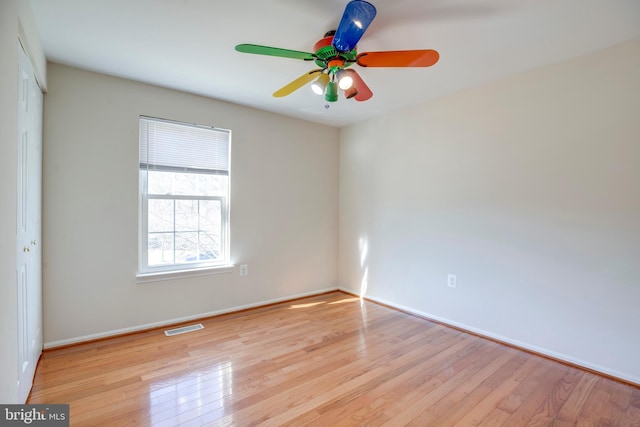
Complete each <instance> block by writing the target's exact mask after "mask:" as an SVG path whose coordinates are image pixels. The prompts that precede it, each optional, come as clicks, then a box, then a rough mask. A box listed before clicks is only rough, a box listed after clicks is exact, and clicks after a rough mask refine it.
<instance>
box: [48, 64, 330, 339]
mask: <svg viewBox="0 0 640 427" xmlns="http://www.w3.org/2000/svg"><path fill="white" fill-rule="evenodd" d="M139 115H148V116H154V117H162V118H168V119H173V120H179V121H185V122H191V123H200V124H207V125H213V126H217V127H221V128H227V129H231V130H232V155H231V159H232V165H231V167H232V176H231V261H232V262H233V263H235V264H244V263H246V264H248V265H249V275H248V276H243V277H240V276H239V274H238V270H237V269H236V270H235V271H233V272H232V273H226V274H218V275H210V276H203V277H192V278H183V279H180V280H169V281H162V282H155V283H144V284H136V283H135V274H136V269H137V253H138V252H137V245H138V118H139ZM44 129H45V130H44V133H45V137H44V141H45V142H44V194H45V197H44V227H43V228H44V229H43V232H44V250H43V262H44V271H43V282H44V300H45V310H44V323H45V326H44V336H45V346H51V345H57V344H61V343H67V342H73V341H77V340H81V339H86V338H88V337H94V336H102V335H107V334H111V333H113V332H118V331H125V330H132V329H136V328H139V327H142V326H145V325H151V324H156V323H163V322H167V321H171V320H174V319H181V318H185V317H187V318H188V317H194V316H198V315H202V314H206V313H217V312H221V311H227V310H231V309H233V308H239V307H245V306H248V305H252V304H259V303H263V302H268V301H272V300H276V299H280V298H288V297H291V296H295V295H303V294H308V293H314V292H319V291H322V290H326V289H331V288H335V287H336V286H337V254H336V248H337V239H338V224H337V218H338V198H337V195H338V153H339V148H338V140H339V136H338V132H339V131H338V129H335V128H331V127H326V126H321V125H317V124H313V123H308V122H303V121H299V120H296V119H292V118H287V117H284V116H281V115H276V114H272V113H266V112H262V111H259V110H255V109H250V108H246V107H242V106H238V105H234V104H229V103H225V102H222V101H215V100H212V99H207V98H203V97H198V96H193V95H188V94H185V93H181V92H176V91H172V90H167V89H162V88H158V87H154V86H149V85H145V84H140V83H136V82H132V81H128V80H123V79H118V78H114V77H108V76H105V75H101V74H96V73H91V72H87V71H81V70H78V69H74V68H69V67H66V66H62V65H58V64H49V92H48V93H47V95H46V97H45V125H44Z"/></svg>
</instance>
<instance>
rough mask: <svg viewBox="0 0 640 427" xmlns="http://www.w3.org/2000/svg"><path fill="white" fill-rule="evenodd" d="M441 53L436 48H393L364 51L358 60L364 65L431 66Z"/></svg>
mask: <svg viewBox="0 0 640 427" xmlns="http://www.w3.org/2000/svg"><path fill="white" fill-rule="evenodd" d="M439 58H440V55H439V54H438V52H436V51H435V50H431V49H425V50H392V51H387V52H363V53H361V54H359V55H358V57H357V58H356V62H357V63H358V65H361V66H363V67H430V66H432V65H433V64H435V63H436V62H438V59H439Z"/></svg>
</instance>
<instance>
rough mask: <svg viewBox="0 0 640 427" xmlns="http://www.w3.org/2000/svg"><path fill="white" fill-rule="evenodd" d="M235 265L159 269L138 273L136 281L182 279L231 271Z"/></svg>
mask: <svg viewBox="0 0 640 427" xmlns="http://www.w3.org/2000/svg"><path fill="white" fill-rule="evenodd" d="M233 267H234V266H233V265H231V264H230V265H221V266H219V267H206V268H194V269H190V270H173V271H158V272H153V273H138V274H137V275H136V283H149V282H159V281H163V280H173V279H182V278H185V277H198V276H210V275H213V274H224V273H231V272H232V271H233Z"/></svg>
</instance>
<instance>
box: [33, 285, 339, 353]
mask: <svg viewBox="0 0 640 427" xmlns="http://www.w3.org/2000/svg"><path fill="white" fill-rule="evenodd" d="M337 290H338V287H334V288H326V289H318V290H315V291H312V292H306V293H302V294H296V295H288V296H286V297H282V298H275V299H270V300H266V301H260V302H256V303H252V304H246V305H240V306H236V307H230V308H225V309H222V310H216V311H210V312H208V313H199V314H194V315H193V316H185V317H179V318H175V319H168V320H163V321H160V322H154V323H146V324H144V325H137V326H132V327H129V328H122V329H114V330H111V331H105V332H100V333H97V334H90V335H83V336H80V337H75V338H69V339H65V340H59V341H51V342H46V343H44V348H45V349H51V348H55V347H62V346H65V345H71V344H79V343H82V342H86V341H92V340H96V339H101V338H109V337H113V336H117V335H123V334H129V333H132V332H140V331H144V330H147V329H154V328H159V327H162V326H168V325H175V324H178V323H184V322H189V321H191V320H198V319H204V318H207V317H213V316H218V315H220V314H227V313H233V312H234V311H241V310H246V309H248V308H256V307H261V306H264V305H269V304H275V303H279V302H283V301H289V300H293V299H298V298H304V297H310V296H314V295H320V294H324V293H326V292H331V291H337Z"/></svg>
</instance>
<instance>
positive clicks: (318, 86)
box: [311, 73, 330, 95]
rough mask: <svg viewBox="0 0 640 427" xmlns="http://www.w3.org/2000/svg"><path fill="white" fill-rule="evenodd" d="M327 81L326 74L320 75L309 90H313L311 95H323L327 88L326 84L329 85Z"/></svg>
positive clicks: (327, 76) (328, 78)
mask: <svg viewBox="0 0 640 427" xmlns="http://www.w3.org/2000/svg"><path fill="white" fill-rule="evenodd" d="M329 80H330V77H329V75H328V74H325V73H322V74H320V77H318V78H317V79H316V81H315V82H313V84H312V85H311V90H313V93H315V94H316V95H324V91H325V88H326V87H327V84H328V83H329Z"/></svg>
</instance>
